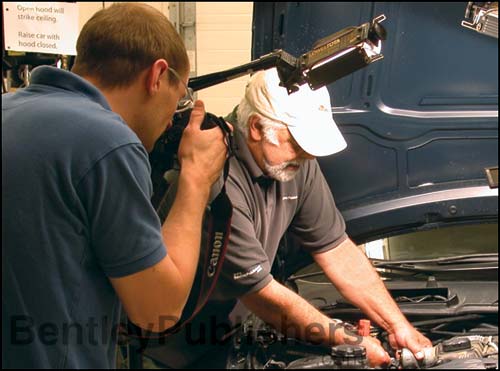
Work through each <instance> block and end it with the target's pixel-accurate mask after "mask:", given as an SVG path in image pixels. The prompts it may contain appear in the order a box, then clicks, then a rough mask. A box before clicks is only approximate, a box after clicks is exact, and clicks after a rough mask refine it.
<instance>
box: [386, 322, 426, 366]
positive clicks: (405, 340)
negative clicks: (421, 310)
mask: <svg viewBox="0 0 500 371" xmlns="http://www.w3.org/2000/svg"><path fill="white" fill-rule="evenodd" d="M389 343H390V344H391V347H393V348H394V349H401V348H408V349H409V350H410V351H411V352H412V353H413V354H414V355H415V358H416V359H418V360H421V359H422V358H423V357H424V353H423V349H424V348H426V347H431V346H432V343H431V341H430V340H429V339H428V338H426V337H425V336H424V335H422V334H421V333H420V332H418V331H417V330H416V329H415V327H413V326H412V325H411V324H410V323H408V322H406V323H401V324H399V325H397V327H395V328H393V329H391V331H390V332H389Z"/></svg>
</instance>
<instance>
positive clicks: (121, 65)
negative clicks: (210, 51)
mask: <svg viewBox="0 0 500 371" xmlns="http://www.w3.org/2000/svg"><path fill="white" fill-rule="evenodd" d="M76 51H77V57H76V61H75V64H74V66H73V68H72V72H74V73H76V74H78V75H80V76H91V77H94V78H96V79H97V80H98V81H99V82H100V83H101V85H102V87H106V88H114V87H120V86H126V85H129V84H130V83H132V82H133V81H134V80H135V79H136V78H137V76H138V74H139V73H140V72H142V71H143V70H144V69H146V68H147V67H149V66H150V65H152V64H153V63H154V61H155V60H157V59H160V58H164V59H165V60H166V61H167V62H168V64H169V66H170V67H171V68H173V69H175V70H177V71H178V72H179V73H183V74H185V73H187V72H188V66H189V59H188V56H187V53H186V48H185V46H184V43H183V42H182V39H181V37H180V36H179V34H178V33H177V31H176V30H175V28H174V27H173V26H172V24H171V23H170V22H169V20H168V19H167V17H165V16H164V15H163V14H162V13H161V12H159V11H158V10H156V9H155V8H153V7H151V6H149V5H145V4H138V3H115V4H113V5H111V6H110V7H108V8H106V9H102V10H100V11H98V12H97V13H95V14H94V15H93V16H92V18H90V19H89V21H88V22H87V23H86V24H85V25H84V26H83V29H82V31H81V32H80V36H79V37H78V41H77V43H76Z"/></svg>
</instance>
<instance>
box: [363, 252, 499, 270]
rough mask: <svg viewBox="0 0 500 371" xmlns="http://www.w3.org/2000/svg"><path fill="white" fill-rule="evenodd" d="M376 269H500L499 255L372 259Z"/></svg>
mask: <svg viewBox="0 0 500 371" xmlns="http://www.w3.org/2000/svg"><path fill="white" fill-rule="evenodd" d="M371 261H372V263H373V266H374V267H375V268H386V269H394V270H406V271H412V272H415V271H421V272H428V271H430V272H442V271H447V272H450V271H470V270H493V269H498V254H497V253H491V254H470V255H458V256H451V257H445V258H434V259H420V260H416V259H415V260H390V261H388V260H382V259H371Z"/></svg>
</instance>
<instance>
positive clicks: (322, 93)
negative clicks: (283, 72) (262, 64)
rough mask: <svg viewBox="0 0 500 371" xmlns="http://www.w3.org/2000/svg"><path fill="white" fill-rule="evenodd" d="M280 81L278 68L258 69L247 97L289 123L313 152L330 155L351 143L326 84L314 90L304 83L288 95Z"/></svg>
mask: <svg viewBox="0 0 500 371" xmlns="http://www.w3.org/2000/svg"><path fill="white" fill-rule="evenodd" d="M279 84H280V79H279V77H278V72H277V70H276V68H272V69H269V70H265V71H259V72H256V73H255V74H254V75H253V76H252V77H251V78H250V80H249V81H248V83H247V86H246V91H245V98H244V99H246V100H247V102H248V103H249V104H250V105H251V106H253V108H254V109H255V111H256V112H257V113H259V114H261V115H262V116H264V117H266V118H268V119H270V120H273V121H278V122H281V123H283V124H285V125H286V126H288V130H290V133H291V134H292V136H293V138H294V139H295V140H296V141H297V143H298V144H299V145H300V146H301V147H302V149H303V150H304V151H306V152H307V153H309V154H311V155H313V156H328V155H331V154H334V153H337V152H340V151H342V150H343V149H345V148H346V147H347V143H346V141H345V140H344V137H343V136H342V133H341V132H340V130H339V128H338V127H337V124H335V121H334V120H333V116H332V107H331V101H330V94H329V93H328V89H327V88H326V87H322V88H320V89H318V90H311V88H310V87H309V86H308V85H307V84H304V85H301V86H300V89H299V90H298V91H296V92H295V93H292V94H290V95H288V93H287V91H286V89H285V88H284V87H282V86H280V85H279Z"/></svg>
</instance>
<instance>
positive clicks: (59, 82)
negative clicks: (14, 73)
mask: <svg viewBox="0 0 500 371" xmlns="http://www.w3.org/2000/svg"><path fill="white" fill-rule="evenodd" d="M31 84H32V85H35V84H40V85H48V86H54V87H57V88H60V89H64V90H68V91H72V92H75V93H78V94H84V95H85V96H87V97H88V98H89V99H91V100H93V101H94V102H96V103H98V104H100V105H101V106H102V107H103V108H105V109H107V110H110V111H111V107H110V106H109V103H108V101H107V100H106V98H105V97H104V95H103V94H102V93H101V92H100V91H99V89H97V88H96V87H95V86H94V85H92V84H91V83H90V82H89V81H87V80H85V79H84V78H83V77H80V76H78V75H77V74H75V73H72V72H69V71H66V70H62V69H60V68H56V67H51V66H39V67H37V68H35V69H34V70H33V72H32V74H31Z"/></svg>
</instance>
